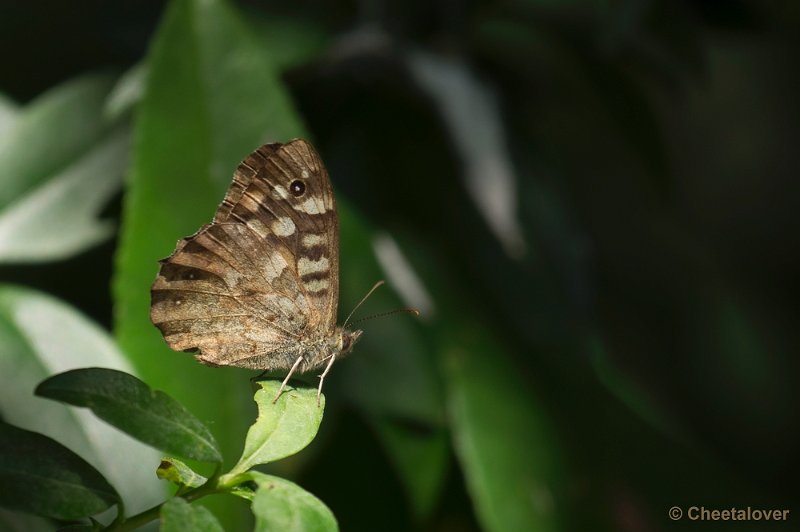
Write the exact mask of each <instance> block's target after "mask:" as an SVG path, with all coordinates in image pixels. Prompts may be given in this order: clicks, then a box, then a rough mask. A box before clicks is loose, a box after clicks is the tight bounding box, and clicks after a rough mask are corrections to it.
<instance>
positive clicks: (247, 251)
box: [150, 139, 378, 400]
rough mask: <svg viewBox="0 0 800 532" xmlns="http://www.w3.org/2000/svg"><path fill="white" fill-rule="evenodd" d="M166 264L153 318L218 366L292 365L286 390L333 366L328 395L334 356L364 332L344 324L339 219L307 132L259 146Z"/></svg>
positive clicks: (175, 343) (176, 341)
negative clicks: (294, 379)
mask: <svg viewBox="0 0 800 532" xmlns="http://www.w3.org/2000/svg"><path fill="white" fill-rule="evenodd" d="M160 263H161V269H160V271H159V273H158V277H157V278H156V280H155V282H154V283H153V286H152V289H151V297H152V301H151V307H150V319H151V320H152V322H153V324H155V325H156V327H158V328H159V329H160V330H161V334H162V335H163V336H164V339H165V340H166V341H167V344H169V346H170V348H172V349H174V350H176V351H193V352H197V354H196V355H195V357H196V358H197V360H199V361H200V362H202V363H204V364H207V365H210V366H235V367H240V368H250V369H260V370H267V371H269V370H289V373H288V375H287V376H286V379H285V380H284V381H283V384H282V385H281V387H280V390H279V391H278V396H280V394H281V392H282V391H283V389H284V387H285V386H286V383H287V382H288V381H289V378H290V377H291V376H292V374H293V373H295V372H297V371H299V372H305V371H311V370H314V369H318V368H322V367H323V366H324V367H325V369H324V371H323V372H322V375H320V380H319V390H318V392H317V398H318V399H319V394H320V393H321V391H322V382H323V380H324V379H325V376H326V375H327V374H328V372H329V371H330V369H331V366H332V365H333V362H334V360H336V358H337V357H341V356H342V355H345V354H347V353H348V352H349V351H350V350H351V349H352V347H353V344H355V342H356V340H358V338H359V336H361V331H359V330H352V331H351V330H347V329H346V328H345V327H346V323H347V320H345V325H343V326H342V327H337V326H336V310H337V306H338V302H339V218H338V215H337V213H336V203H335V201H334V197H333V190H332V188H331V182H330V179H329V178H328V172H327V171H326V170H325V167H324V166H323V164H322V161H321V160H320V157H319V155H318V154H317V152H316V150H314V148H313V147H312V146H311V145H310V144H309V143H308V142H306V141H305V140H301V139H296V140H293V141H291V142H288V143H286V144H265V145H264V146H261V147H260V148H259V149H257V150H256V151H254V152H253V153H251V154H250V155H249V156H248V157H247V158H246V159H245V160H244V161H242V162H241V164H239V167H238V168H237V169H236V172H235V173H234V175H233V183H231V186H230V188H229V189H228V192H227V193H226V194H225V199H224V200H223V201H222V203H221V204H220V206H219V208H218V209H217V213H216V215H215V216H214V220H213V221H212V222H211V223H210V224H207V225H204V226H203V227H201V228H200V230H199V231H197V232H196V233H195V234H193V235H192V236H189V237H186V238H184V239H182V240H180V241H179V242H178V244H177V247H176V249H175V252H174V253H173V254H172V255H170V256H169V257H167V258H166V259H163V260H162V261H160ZM377 286H378V285H376V287H377ZM373 289H374V288H373ZM370 292H371V291H370ZM368 295H369V294H368ZM365 299H366V298H365ZM362 301H363V300H362ZM348 319H349V318H348ZM278 396H276V398H275V399H276V400H277V398H278Z"/></svg>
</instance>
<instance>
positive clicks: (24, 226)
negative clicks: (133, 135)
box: [0, 126, 129, 262]
mask: <svg viewBox="0 0 800 532" xmlns="http://www.w3.org/2000/svg"><path fill="white" fill-rule="evenodd" d="M62 127H63V126H62ZM128 149H129V142H128V131H127V127H119V128H117V130H115V131H114V132H112V133H110V134H109V136H108V137H107V138H106V139H104V140H102V141H99V142H98V144H97V145H96V146H94V147H92V148H91V149H87V151H86V152H85V153H84V154H82V155H81V156H80V157H79V158H78V159H77V160H76V161H74V162H72V163H71V164H69V165H68V166H66V167H65V168H63V169H61V170H59V171H57V172H55V173H54V174H52V175H51V176H49V177H48V179H47V181H46V182H43V183H41V184H40V185H39V186H38V187H37V188H35V189H33V190H29V191H27V192H26V194H25V195H23V196H20V197H18V198H17V199H16V201H14V202H13V203H11V204H10V205H8V206H7V207H6V208H5V209H4V210H2V211H0V262H43V261H48V260H58V259H63V258H67V257H71V256H73V255H75V254H77V253H79V252H81V251H83V250H85V249H87V248H89V247H91V246H93V245H95V244H97V243H99V242H101V241H103V240H105V239H106V238H108V237H109V236H110V235H111V234H112V232H113V229H114V227H113V224H111V223H110V222H107V221H101V220H98V219H97V215H98V214H99V212H100V211H101V210H102V209H103V207H104V206H105V205H106V203H107V202H108V200H109V198H110V197H111V195H112V194H114V193H115V192H116V191H117V190H119V188H120V186H121V184H122V177H123V174H124V172H125V170H126V169H127V165H128Z"/></svg>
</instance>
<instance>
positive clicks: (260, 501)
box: [248, 471, 339, 532]
mask: <svg viewBox="0 0 800 532" xmlns="http://www.w3.org/2000/svg"><path fill="white" fill-rule="evenodd" d="M248 476H250V477H251V478H252V480H254V481H255V482H256V483H257V484H258V489H257V490H256V493H255V496H254V497H253V503H252V504H253V506H252V508H253V515H255V517H256V526H255V530H257V531H264V532H267V531H273V530H280V531H281V532H332V531H335V530H339V526H338V524H337V523H336V518H335V517H334V516H333V513H331V511H330V509H329V508H328V507H327V506H325V504H324V503H323V502H322V501H320V500H319V499H317V498H316V497H314V496H313V495H311V494H310V493H308V492H307V491H305V490H304V489H303V488H301V487H300V486H298V485H297V484H295V483H293V482H289V481H288V480H285V479H282V478H279V477H273V476H272V475H265V474H264V473H259V472H256V471H253V472H251V473H250V474H249V475H248Z"/></svg>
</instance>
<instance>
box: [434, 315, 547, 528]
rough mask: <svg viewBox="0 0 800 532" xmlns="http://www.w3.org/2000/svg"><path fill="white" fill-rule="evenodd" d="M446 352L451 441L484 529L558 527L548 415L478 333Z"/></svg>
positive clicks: (502, 356) (497, 351) (503, 357)
mask: <svg viewBox="0 0 800 532" xmlns="http://www.w3.org/2000/svg"><path fill="white" fill-rule="evenodd" d="M474 330H475V331H476V332H473V333H470V334H467V335H466V338H464V339H463V341H462V342H461V343H460V345H456V346H450V347H449V348H448V349H447V350H446V352H445V353H444V361H445V371H446V377H447V388H448V409H449V414H450V423H451V428H452V434H453V445H454V447H455V450H456V455H457V456H458V458H459V461H460V463H461V467H462V469H463V471H464V475H465V477H466V482H467V487H468V489H469V492H470V495H471V497H472V500H473V503H474V504H475V508H476V512H477V516H478V519H479V520H480V522H481V524H482V525H483V527H484V529H485V530H489V531H497V532H500V531H503V532H505V531H510V530H520V531H521V530H556V529H558V521H557V515H558V512H557V502H558V499H557V491H558V488H559V486H558V483H559V478H560V474H561V459H560V457H559V455H558V453H557V450H556V437H555V433H554V431H553V429H552V427H551V426H550V421H549V419H548V416H547V413H546V412H545V411H544V410H543V407H542V406H541V405H539V404H537V402H536V400H535V398H534V397H532V396H531V394H530V393H529V392H528V390H527V389H526V385H525V383H524V382H523V381H522V379H521V378H520V375H519V373H518V372H517V371H516V370H515V369H514V368H513V367H512V366H511V365H510V364H509V363H508V358H507V357H508V355H507V354H506V353H503V352H502V351H501V350H500V349H499V347H498V346H497V344H495V343H492V342H490V341H489V340H488V338H486V337H485V336H482V335H481V334H480V333H478V332H477V331H479V330H480V328H479V327H476V328H475V329H474Z"/></svg>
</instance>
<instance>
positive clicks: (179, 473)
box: [156, 457, 208, 488]
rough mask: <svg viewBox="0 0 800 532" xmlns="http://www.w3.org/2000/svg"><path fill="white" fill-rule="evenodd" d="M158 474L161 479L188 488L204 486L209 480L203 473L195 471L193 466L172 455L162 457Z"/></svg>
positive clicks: (157, 470)
mask: <svg viewBox="0 0 800 532" xmlns="http://www.w3.org/2000/svg"><path fill="white" fill-rule="evenodd" d="M156 476H157V477H158V478H160V479H161V480H168V481H169V482H172V483H173V484H177V485H178V486H181V487H184V486H185V487H187V488H196V487H198V486H202V485H203V484H205V483H206V481H207V480H208V479H207V478H206V477H204V476H203V475H200V474H197V473H195V472H194V470H192V468H190V467H189V466H187V465H186V464H184V463H183V462H181V461H180V460H178V459H177V458H172V457H165V458H162V459H161V463H160V464H159V465H158V469H156Z"/></svg>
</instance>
